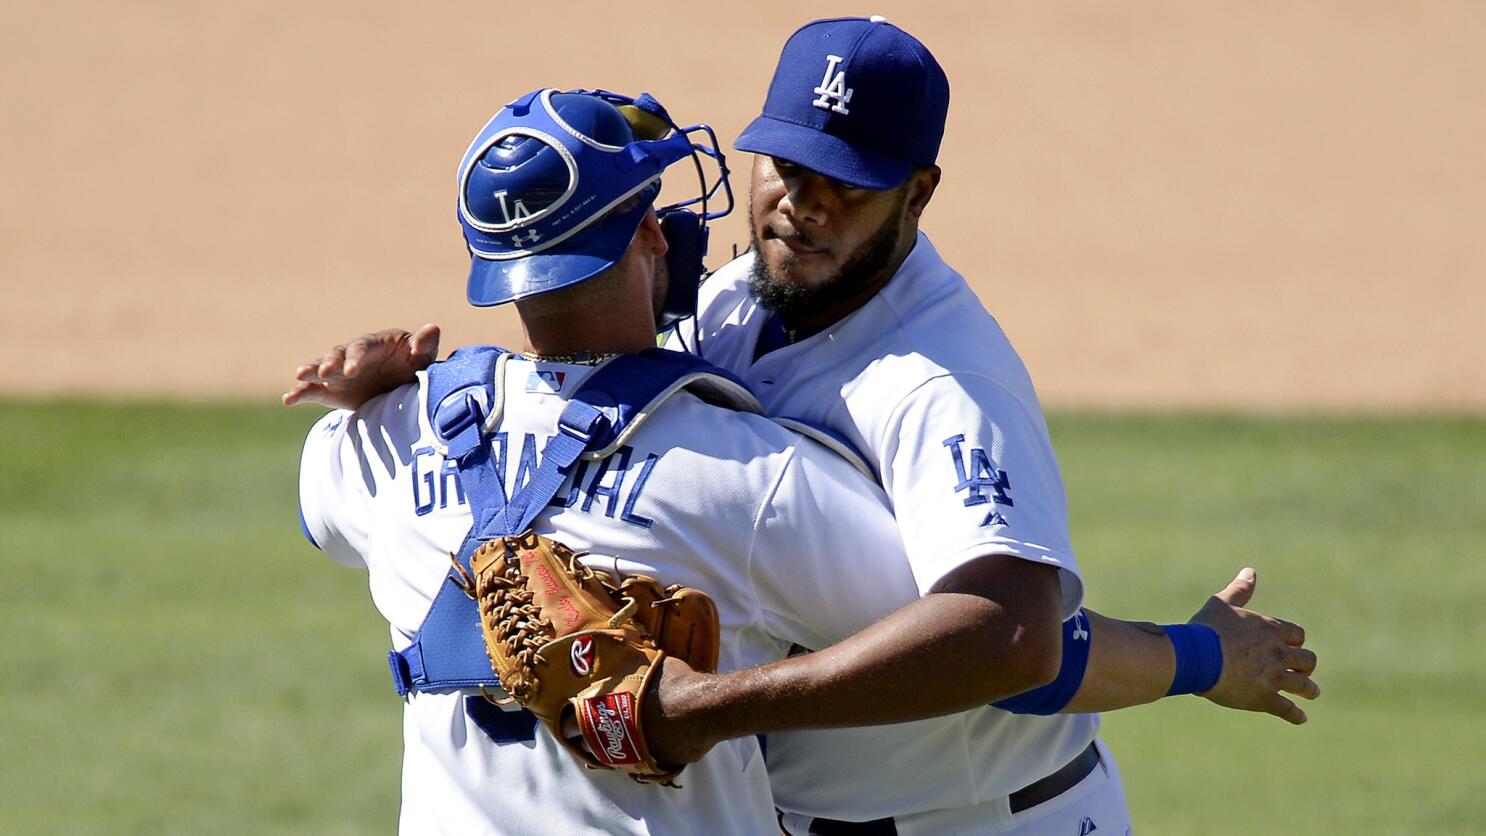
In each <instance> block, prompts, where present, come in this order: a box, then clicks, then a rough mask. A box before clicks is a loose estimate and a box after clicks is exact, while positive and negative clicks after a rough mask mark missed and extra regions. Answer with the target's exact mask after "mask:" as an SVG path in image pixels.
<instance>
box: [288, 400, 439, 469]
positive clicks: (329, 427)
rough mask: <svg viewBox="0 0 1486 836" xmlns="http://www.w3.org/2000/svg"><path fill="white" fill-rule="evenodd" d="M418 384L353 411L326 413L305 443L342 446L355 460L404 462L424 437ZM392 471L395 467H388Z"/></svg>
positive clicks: (424, 429) (316, 423)
mask: <svg viewBox="0 0 1486 836" xmlns="http://www.w3.org/2000/svg"><path fill="white" fill-rule="evenodd" d="M421 388H422V387H421V385H420V384H415V383H409V384H406V385H404V386H399V387H398V388H396V389H394V390H392V391H390V392H386V393H384V394H381V395H378V396H376V397H374V398H372V399H371V400H368V401H367V402H366V403H364V404H362V405H361V406H360V407H359V408H358V409H356V410H335V411H333V412H330V413H327V414H326V415H325V416H324V417H323V418H321V419H320V420H319V421H317V422H315V426H314V427H313V428H312V429H311V430H310V433H309V441H308V442H307V444H313V443H316V442H320V443H331V444H339V443H346V444H349V445H350V449H351V451H352V452H353V453H354V455H355V456H356V457H358V458H361V459H364V460H371V459H381V460H383V461H388V462H397V461H406V460H407V459H408V458H409V455H408V454H409V453H410V452H411V450H412V449H413V448H414V447H417V446H418V444H419V441H420V439H421V438H423V437H424V435H425V434H426V426H427V423H428V421H427V418H426V417H425V416H424V415H423V397H422V394H421V391H420V390H421ZM389 469H395V468H389Z"/></svg>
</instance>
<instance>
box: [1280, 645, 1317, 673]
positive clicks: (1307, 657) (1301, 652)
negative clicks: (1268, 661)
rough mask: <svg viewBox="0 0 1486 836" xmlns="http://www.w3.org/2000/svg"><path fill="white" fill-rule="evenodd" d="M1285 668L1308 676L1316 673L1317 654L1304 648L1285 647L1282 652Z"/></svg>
mask: <svg viewBox="0 0 1486 836" xmlns="http://www.w3.org/2000/svg"><path fill="white" fill-rule="evenodd" d="M1280 652H1281V654H1282V658H1283V659H1284V661H1285V667H1287V668H1289V669H1290V670H1293V671H1300V672H1301V673H1303V674H1305V675H1306V676H1310V675H1311V674H1313V673H1315V672H1316V654H1315V653H1313V652H1311V651H1309V650H1306V649H1305V648H1303V647H1288V646H1287V647H1285V648H1284V649H1283V650H1282V651H1280Z"/></svg>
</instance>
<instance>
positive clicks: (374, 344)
mask: <svg viewBox="0 0 1486 836" xmlns="http://www.w3.org/2000/svg"><path fill="white" fill-rule="evenodd" d="M384 347H385V346H384V344H383V343H381V342H380V341H378V340H377V339H376V335H375V334H372V335H369V336H366V337H360V338H358V339H354V340H352V341H351V343H350V345H347V346H346V363H345V367H344V368H343V369H342V374H344V375H345V376H346V377H347V378H352V377H355V376H356V373H357V372H359V371H361V366H362V364H363V363H365V362H366V355H367V353H368V352H375V351H377V349H380V348H384Z"/></svg>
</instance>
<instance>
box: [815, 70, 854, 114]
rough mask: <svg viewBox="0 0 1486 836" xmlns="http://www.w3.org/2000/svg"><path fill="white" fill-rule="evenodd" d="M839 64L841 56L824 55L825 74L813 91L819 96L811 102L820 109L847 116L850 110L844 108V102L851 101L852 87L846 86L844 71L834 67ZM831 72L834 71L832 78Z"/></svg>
mask: <svg viewBox="0 0 1486 836" xmlns="http://www.w3.org/2000/svg"><path fill="white" fill-rule="evenodd" d="M840 65H841V56H839V55H827V56H826V74H825V75H823V76H821V78H820V84H819V85H817V86H816V88H815V91H814V92H815V95H817V96H819V97H820V98H818V99H816V100H815V101H814V102H812V104H814V105H815V106H816V107H818V108H820V109H821V110H834V111H835V112H837V113H839V114H841V115H842V116H849V115H850V114H851V111H849V110H847V109H846V103H847V102H849V101H851V94H852V89H851V88H850V87H847V86H846V71H845V70H840V71H838V70H837V69H836V68H837V67H839V66H840ZM832 73H835V77H834V78H833V77H832V75H831V74H832ZM833 99H834V101H832V100H833Z"/></svg>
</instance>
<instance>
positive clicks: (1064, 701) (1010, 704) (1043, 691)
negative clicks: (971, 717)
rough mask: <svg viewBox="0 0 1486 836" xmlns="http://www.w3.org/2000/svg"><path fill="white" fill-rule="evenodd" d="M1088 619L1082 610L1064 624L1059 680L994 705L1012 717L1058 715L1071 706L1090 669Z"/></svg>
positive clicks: (1089, 630) (1091, 634) (1090, 634)
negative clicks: (1085, 674) (1085, 672)
mask: <svg viewBox="0 0 1486 836" xmlns="http://www.w3.org/2000/svg"><path fill="white" fill-rule="evenodd" d="M1092 636H1093V633H1092V632H1091V629H1090V625H1089V619H1088V617H1087V616H1085V615H1084V611H1083V610H1079V611H1078V612H1076V613H1074V614H1073V617H1072V618H1070V619H1068V620H1067V621H1065V622H1063V663H1062V665H1061V666H1060V667H1059V668H1058V678H1057V679H1054V680H1053V681H1052V682H1049V683H1048V684H1046V685H1044V686H1042V687H1041V688H1033V689H1032V690H1030V691H1028V692H1026V693H1024V694H1017V695H1016V696H1014V697H1007V698H1006V699H1004V700H1001V701H999V702H993V703H991V705H994V706H995V707H997V708H999V709H1001V710H1002V711H1010V712H1011V713H1012V714H1043V715H1047V714H1057V713H1058V712H1059V711H1062V710H1063V707H1064V706H1066V705H1068V702H1069V701H1070V700H1072V699H1073V695H1074V694H1077V693H1078V686H1080V685H1082V684H1083V681H1084V671H1085V670H1087V669H1088V667H1089V645H1090V644H1092V641H1093V640H1092V638H1091V637H1092Z"/></svg>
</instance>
